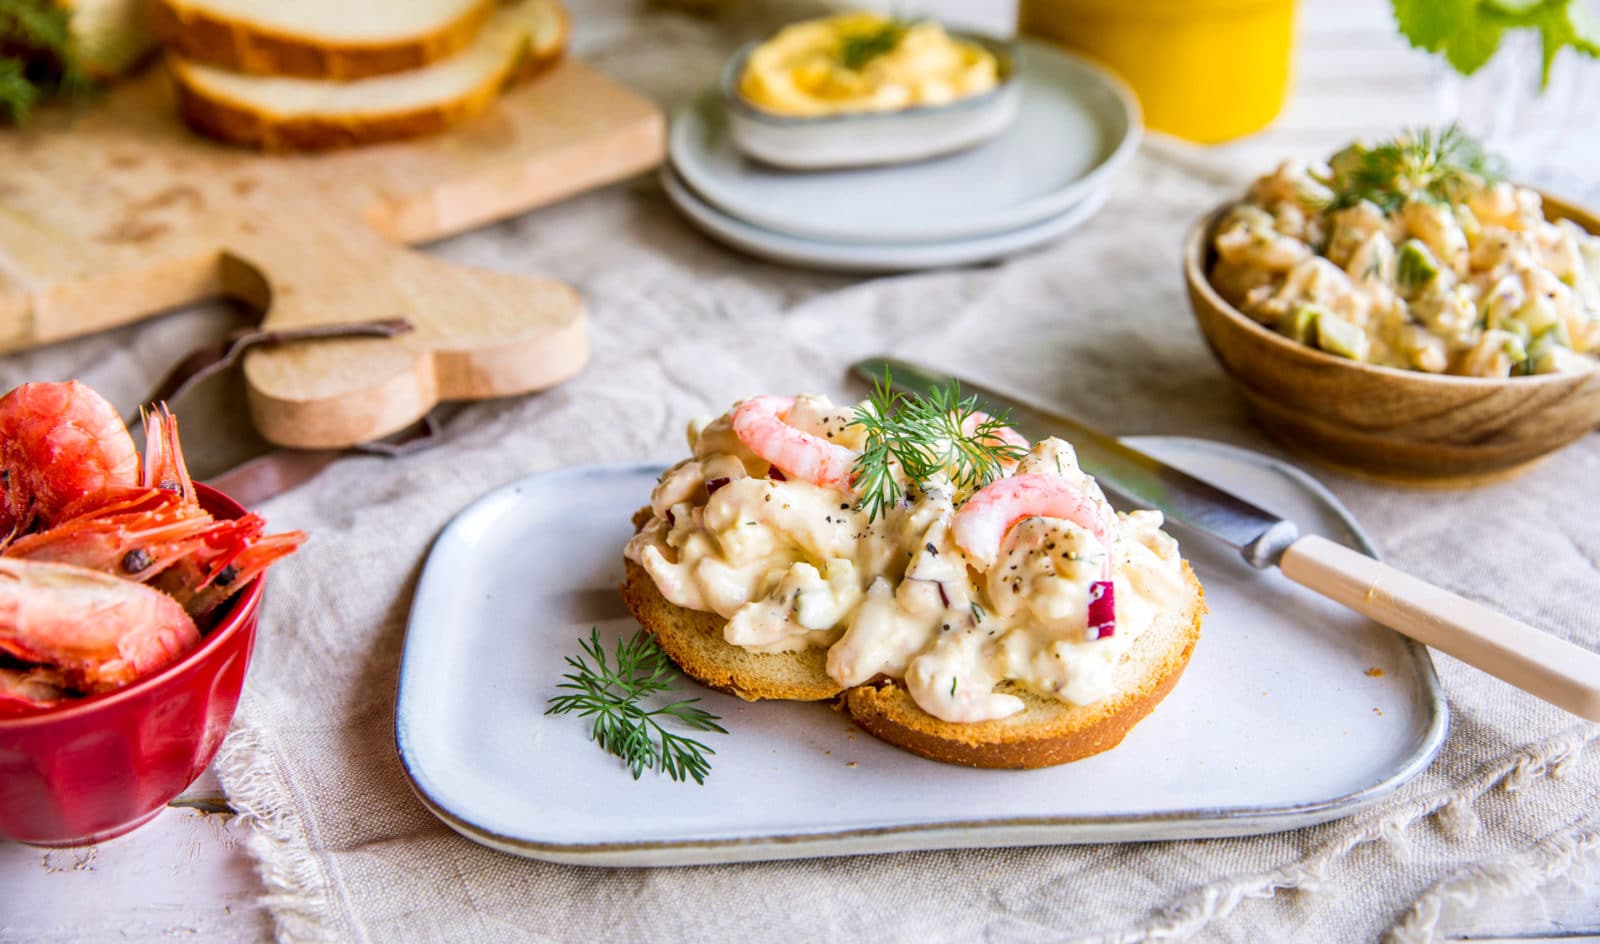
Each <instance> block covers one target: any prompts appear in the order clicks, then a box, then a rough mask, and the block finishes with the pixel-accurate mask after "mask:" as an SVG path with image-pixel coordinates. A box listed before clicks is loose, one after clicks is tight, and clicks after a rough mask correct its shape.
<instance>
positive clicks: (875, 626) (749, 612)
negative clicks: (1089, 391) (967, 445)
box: [626, 395, 1187, 722]
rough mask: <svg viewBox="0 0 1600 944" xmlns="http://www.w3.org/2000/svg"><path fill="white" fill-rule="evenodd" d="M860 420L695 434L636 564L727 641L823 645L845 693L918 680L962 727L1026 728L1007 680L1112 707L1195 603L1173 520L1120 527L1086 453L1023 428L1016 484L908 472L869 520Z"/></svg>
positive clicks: (639, 541) (736, 416) (665, 482)
mask: <svg viewBox="0 0 1600 944" xmlns="http://www.w3.org/2000/svg"><path fill="white" fill-rule="evenodd" d="M859 409H861V408H859V407H858V408H855V409H852V408H850V407H839V406H835V405H833V404H832V403H830V402H829V401H828V400H827V399H826V398H824V397H819V396H808V395H801V396H798V397H795V398H793V399H792V400H791V399H789V398H782V397H756V398H753V399H751V400H746V401H744V402H743V403H741V404H738V405H736V407H735V408H734V409H733V410H732V411H730V412H729V413H727V414H724V415H722V416H720V417H717V418H715V419H712V420H709V421H697V422H695V423H692V424H691V425H690V427H689V437H688V438H689V447H690V450H691V453H692V455H691V457H690V458H688V459H686V460H684V461H683V462H680V463H679V464H677V465H676V466H674V467H672V468H671V469H669V470H668V471H667V472H666V473H665V474H664V475H663V476H662V477H661V480H660V483H659V484H658V485H657V486H656V488H655V490H654V491H653V493H652V495H651V503H650V504H651V512H652V514H651V517H650V519H649V520H648V521H647V522H646V523H645V524H644V526H643V527H642V529H641V530H640V531H639V532H638V533H637V534H636V535H635V536H634V537H633V539H632V540H631V541H630V542H629V543H628V546H627V550H626V556H627V558H628V559H629V560H632V561H634V562H635V563H637V564H638V565H639V566H641V567H643V568H644V570H645V571H646V572H647V573H648V574H649V575H650V577H651V578H652V580H653V581H654V582H655V585H656V586H657V588H658V589H659V590H660V591H661V594H662V596H664V597H665V598H666V599H667V600H668V601H670V602H671V603H674V604H676V605H678V606H681V607H685V608H688V609H693V610H703V611H709V612H713V613H716V614H717V615H719V616H721V617H723V618H725V619H726V620H727V625H726V628H725V630H724V638H725V639H726V640H727V641H728V642H729V643H731V644H733V645H736V646H741V647H743V648H746V649H749V650H752V651H757V652H788V651H795V650H799V649H805V648H809V647H825V648H827V650H828V655H827V670H828V674H829V675H830V676H831V677H832V678H833V679H834V680H835V681H837V682H838V683H839V684H840V685H842V686H846V687H848V686H853V685H860V684H863V683H865V682H867V681H869V680H870V679H872V678H874V677H876V676H879V675H887V676H890V677H893V678H897V679H903V680H904V681H905V684H906V687H907V689H908V690H909V692H910V694H911V697H912V698H913V699H914V700H915V701H916V703H917V705H918V706H920V707H921V708H922V709H923V710H924V711H926V712H928V713H929V714H931V715H933V716H935V717H937V718H940V719H942V720H945V721H952V722H973V721H983V720H990V719H995V718H1003V717H1006V716H1008V715H1011V714H1014V713H1016V712H1018V711H1020V710H1021V709H1022V708H1023V702H1022V700H1021V699H1019V698H1017V697H1016V696H1014V695H1010V694H1006V693H1004V692H997V691H996V690H995V689H996V686H997V685H999V684H1000V683H1001V682H1005V681H1010V682H1012V683H1014V684H1016V685H1020V686H1021V687H1023V688H1025V689H1027V690H1028V691H1031V692H1034V693H1037V694H1039V695H1042V696H1046V697H1054V698H1058V699H1060V700H1061V701H1063V702H1067V703H1070V704H1078V705H1082V704H1089V703H1093V702H1096V701H1099V700H1101V699H1104V698H1106V697H1108V696H1110V695H1112V694H1114V693H1115V685H1114V675H1115V669H1116V667H1117V665H1118V663H1119V661H1120V660H1121V658H1122V657H1123V655H1124V654H1125V653H1126V652H1127V651H1128V649H1129V648H1130V647H1131V646H1132V645H1133V643H1134V641H1135V640H1136V639H1138V637H1139V635H1140V634H1141V633H1143V632H1144V631H1145V630H1146V629H1148V628H1149V627H1150V626H1151V625H1152V624H1154V622H1155V621H1156V620H1157V619H1158V618H1159V617H1160V616H1161V615H1162V614H1163V613H1165V612H1169V611H1170V610H1171V609H1172V606H1173V603H1174V601H1177V600H1181V599H1182V598H1183V597H1184V595H1185V594H1186V592H1187V591H1186V587H1185V578H1184V574H1183V565H1182V560H1181V558H1180V556H1179V553H1178V545H1177V542H1176V541H1174V540H1173V539H1172V538H1171V537H1169V536H1168V535H1167V534H1165V533H1164V532H1163V531H1161V524H1162V518H1161V515H1160V513H1158V512H1151V511H1135V512H1131V513H1126V514H1119V513H1118V512H1116V511H1114V510H1113V509H1112V508H1111V506H1110V505H1109V504H1108V503H1107V502H1106V499H1105V496H1104V495H1103V494H1102V492H1101V490H1100V488H1099V486H1098V485H1097V484H1096V483H1095V481H1094V480H1093V479H1092V478H1090V477H1089V476H1088V475H1087V474H1085V473H1084V472H1083V471H1082V470H1081V469H1080V468H1079V467H1078V462H1077V457H1076V454H1075V453H1074V452H1073V449H1072V447H1071V446H1070V445H1068V444H1067V443H1066V442H1063V441H1062V440H1060V439H1054V438H1052V439H1046V440H1043V441H1041V442H1039V443H1036V444H1033V445H1031V446H1028V445H1027V441H1026V440H1025V439H1022V438H1021V437H1020V436H1017V435H1016V434H1015V433H1014V432H1013V431H1011V430H1009V429H1007V430H1006V431H1005V437H1006V439H1007V441H1008V442H1013V443H1016V444H1019V448H1017V449H1016V450H1015V453H1016V454H1018V455H1020V456H1021V458H1020V460H1012V461H1009V462H1007V463H1006V466H1007V467H1006V468H1003V469H1002V470H1001V472H1000V475H999V477H996V478H994V479H993V480H992V481H989V482H988V483H987V484H981V485H980V484H978V483H975V482H968V483H967V484H957V480H958V479H959V478H960V477H959V475H958V474H956V470H954V469H946V470H943V471H938V470H935V471H934V472H932V473H931V474H928V475H924V476H923V477H921V478H917V479H912V478H911V477H909V476H906V475H905V474H904V472H903V470H901V469H900V468H899V466H898V465H896V466H895V467H894V473H895V474H896V475H898V476H899V477H900V493H899V494H900V498H899V500H898V501H896V502H894V503H893V505H892V506H890V507H888V508H887V509H882V510H881V513H877V514H869V513H868V511H867V510H866V508H865V507H864V506H865V505H866V503H865V502H863V501H862V498H863V496H862V494H861V493H860V491H859V490H858V488H857V486H856V484H853V483H852V481H851V478H850V476H849V474H848V473H841V471H840V470H841V469H846V470H847V469H849V468H850V464H851V462H852V461H853V457H855V456H857V455H859V454H860V453H861V452H862V450H863V449H865V448H866V447H867V432H866V430H865V429H864V428H863V426H862V425H860V424H859V423H857V422H856V416H857V411H858V410H859ZM980 415H981V414H980ZM1024 449H1025V451H1024ZM1113 601H1114V603H1113ZM1113 610H1114V612H1113Z"/></svg>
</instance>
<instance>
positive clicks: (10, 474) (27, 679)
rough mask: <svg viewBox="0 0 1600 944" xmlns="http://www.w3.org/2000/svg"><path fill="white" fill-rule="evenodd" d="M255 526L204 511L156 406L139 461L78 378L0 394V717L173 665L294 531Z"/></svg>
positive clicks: (116, 420) (169, 424)
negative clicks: (273, 531)
mask: <svg viewBox="0 0 1600 944" xmlns="http://www.w3.org/2000/svg"><path fill="white" fill-rule="evenodd" d="M265 527H266V522H265V521H264V520H263V519H262V518H261V516H260V515H257V514H244V515H242V516H240V517H237V518H231V519H229V518H217V517H214V516H213V515H212V514H211V513H210V512H209V511H207V510H206V509H205V508H204V507H202V503H201V500H200V497H199V494H198V492H197V490H196V486H195V484H194V483H193V482H192V481H191V480H190V478H189V472H188V469H187V467H186V466H185V464H184V461H183V452H182V448H181V446H180V444H179V441H178V424H177V418H176V417H175V416H173V415H172V413H170V412H169V411H168V410H167V409H166V407H165V406H164V405H158V406H157V407H156V408H155V409H154V410H153V411H152V412H151V413H150V414H149V415H148V416H147V417H146V422H145V454H144V459H143V461H142V462H141V461H140V458H139V453H138V451H137V450H136V449H135V448H134V442H133V438H132V436H131V435H130V434H129V432H128V429H127V427H126V426H124V424H123V422H122V420H121V418H120V417H119V416H118V415H117V411H116V410H115V408H113V407H112V406H111V404H110V403H108V402H106V401H105V400H104V399H103V398H102V397H101V396H100V395H99V394H97V393H95V392H94V391H93V390H92V389H90V388H89V387H87V386H85V385H84V384H82V383H79V382H77V381H69V382H67V383H30V384H24V385H22V386H20V387H18V388H16V389H15V390H12V391H11V392H10V393H8V394H6V395H5V396H4V397H3V398H0V713H4V714H6V715H13V714H17V713H21V712H28V711H38V710H45V709H51V708H56V707H61V706H65V705H70V704H73V703H75V702H77V701H78V700H80V699H81V698H83V697H84V696H93V695H102V694H105V693H108V692H112V691H116V690H117V689H120V688H122V687H123V686H126V685H129V684H130V683H133V682H135V681H138V680H140V679H143V678H146V677H149V676H151V675H152V674H154V673H156V672H159V671H161V670H162V669H165V668H166V667H168V666H170V665H173V664H174V663H176V662H178V661H179V660H181V659H183V658H184V656H186V655H187V654H189V653H190V652H191V651H193V650H194V649H195V648H196V647H198V646H199V645H200V643H201V640H202V637H203V636H204V635H205V633H206V631H207V630H208V629H209V628H211V626H212V625H213V623H214V622H215V620H216V617H217V616H218V615H219V614H220V613H221V611H222V609H223V604H224V603H226V602H227V601H228V600H229V599H231V598H232V597H233V596H234V595H235V594H237V593H238V592H239V591H240V590H241V589H242V588H244V587H245V586H247V585H249V583H250V582H251V581H252V580H254V579H255V578H256V577H257V576H258V575H259V574H261V573H262V572H263V571H264V570H265V569H266V568H267V567H268V566H269V565H270V564H272V563H273V562H274V561H276V560H278V559H280V558H282V557H283V556H285V555H287V554H289V553H291V552H293V551H294V549H295V548H296V547H298V546H299V545H300V543H301V542H302V541H303V540H304V537H305V536H304V535H303V534H301V533H300V532H290V533H287V534H276V535H267V534H265Z"/></svg>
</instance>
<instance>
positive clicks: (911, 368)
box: [854, 357, 1600, 721]
mask: <svg viewBox="0 0 1600 944" xmlns="http://www.w3.org/2000/svg"><path fill="white" fill-rule="evenodd" d="M854 371H855V372H856V374H858V375H859V376H861V377H863V378H865V379H866V380H868V381H869V382H876V381H879V380H881V379H882V378H883V377H884V376H885V372H887V374H888V376H889V377H890V378H891V386H892V388H893V389H894V390H896V391H899V392H902V393H916V394H926V393H927V392H928V391H929V390H931V389H933V388H935V387H942V386H945V385H947V384H948V383H950V382H951V381H958V382H959V383H960V384H961V392H962V393H963V395H965V396H975V397H977V401H978V402H977V405H978V408H979V409H981V410H983V411H984V412H986V413H991V414H1000V413H1006V414H1008V415H1009V418H1010V421H1011V425H1012V426H1013V427H1014V428H1015V429H1016V430H1017V431H1018V432H1020V433H1022V434H1023V435H1025V436H1027V437H1029V438H1030V439H1037V438H1041V437H1044V436H1060V437H1062V438H1063V439H1066V440H1067V441H1068V442H1070V443H1072V445H1073V447H1074V448H1075V449H1076V450H1077V453H1078V461H1079V463H1080V464H1081V465H1082V466H1083V469H1084V471H1085V472H1088V473H1089V474H1091V475H1093V476H1094V477H1095V478H1096V479H1097V480H1098V481H1099V482H1100V483H1101V485H1103V486H1105V487H1106V488H1107V489H1109V490H1111V491H1114V492H1116V493H1118V494H1120V495H1122V496H1123V497H1124V498H1126V499H1127V500H1128V501H1130V502H1132V503H1133V504H1136V505H1139V506H1141V507H1145V508H1154V509H1156V510H1157V511H1160V512H1161V513H1162V514H1164V515H1165V516H1166V517H1168V518H1170V519H1172V520H1174V521H1178V522H1181V523H1183V524H1185V525H1187V526H1189V527H1191V528H1194V529H1196V530H1199V531H1204V532H1205V533H1207V534H1209V535H1211V536H1212V537H1215V538H1217V539H1218V540H1221V541H1223V542H1226V543H1227V544H1229V545H1232V546H1233V547H1235V548H1237V549H1238V550H1239V552H1240V554H1242V555H1243V556H1244V559H1245V560H1246V561H1248V562H1249V563H1250V564H1251V565H1252V566H1254V567H1257V568H1261V569H1265V568H1268V567H1278V568H1281V569H1282V570H1283V573H1284V575H1285V576H1287V577H1288V578H1289V579H1290V580H1293V581H1294V582H1296V583H1298V584H1300V585H1301V586H1304V587H1306V588H1308V589H1310V590H1314V591H1316V592H1317V593H1320V594H1322V595H1323V596H1325V597H1327V598H1328V599H1330V600H1334V601H1336V602H1338V603H1341V604H1343V605H1345V606H1348V607H1349V608H1351V609H1352V610H1355V611H1356V612H1358V613H1361V614H1362V615H1364V616H1366V617H1368V618H1370V619H1372V620H1375V621H1376V622H1379V623H1382V624H1383V625H1384V626H1387V627H1389V628H1390V629H1393V630H1395V631H1396V632H1399V633H1402V634H1404V635H1406V636H1409V637H1411V638H1412V639H1415V640H1417V641H1418V642H1421V643H1423V644H1425V645H1428V646H1432V647H1433V648H1435V649H1438V650H1439V651H1440V652H1446V653H1449V654H1450V655H1452V656H1455V657H1456V658H1457V659H1460V660H1461V661H1463V662H1466V663H1468V664H1469V665H1473V666H1476V667H1477V668H1479V669H1482V670H1483V671H1485V672H1488V673H1489V674H1490V675H1493V676H1495V677H1496V678H1499V679H1502V680H1504V681H1506V682H1510V683H1511V684H1512V685H1515V686H1517V687H1518V688H1520V689H1522V690H1523V691H1525V692H1528V693H1529V694H1532V695H1535V696H1538V697H1539V698H1543V699H1544V700H1545V701H1548V702H1550V703H1551V704H1553V705H1556V706H1557V707H1560V708H1564V709H1566V710H1567V711H1570V712H1572V713H1573V714H1575V715H1578V716H1579V717H1582V718H1586V719H1588V720H1590V721H1600V654H1596V653H1593V652H1590V651H1589V650H1587V649H1584V648H1583V647H1581V646H1577V645H1574V644H1572V643H1570V642H1567V641H1566V640H1563V639H1560V638H1557V637H1555V636H1552V635H1550V634H1549V633H1545V632H1542V631H1540V630H1538V629H1535V628H1533V627H1532V626H1529V625H1528V624H1526V623H1523V622H1521V621H1520V620H1516V619H1512V618H1511V617H1509V616H1506V615H1505V614H1503V613H1497V612H1495V611H1494V610H1491V609H1489V608H1488V607H1486V606H1483V605H1481V604H1478V603H1474V602H1472V601H1471V600H1468V599H1466V598H1465V597H1461V596H1458V595H1456V594H1454V593H1451V592H1449V591H1448V590H1442V589H1440V588H1438V587H1435V586H1433V585H1432V584H1430V583H1428V582H1427V581H1425V580H1420V579H1418V578H1416V577H1413V576H1411V575H1409V574H1407V573H1405V572H1403V571H1400V570H1398V569H1396V568H1394V567H1391V566H1389V565H1388V564H1385V563H1382V562H1380V561H1377V560H1374V559H1373V558H1371V557H1368V556H1367V555H1365V554H1362V553H1360V552H1358V551H1353V550H1351V549H1349V548H1347V547H1344V546H1343V545H1340V544H1336V543H1334V542H1332V541H1329V540H1328V539H1326V538H1323V537H1319V536H1317V535H1314V534H1308V535H1301V534H1300V531H1299V528H1298V527H1296V526H1295V524H1294V522H1292V521H1286V520H1284V519H1283V518H1280V517H1278V516H1277V515H1274V514H1272V513H1271V512H1269V511H1266V510H1265V509H1262V508H1259V507H1257V506H1255V505H1253V504H1251V503H1250V502H1248V501H1246V500H1244V499H1242V498H1240V497H1238V496H1237V495H1233V494H1231V493H1229V492H1227V491H1224V490H1222V489H1220V488H1217V487H1216V486H1213V485H1210V484H1208V483H1206V482H1202V481H1200V480H1199V479H1197V478H1194V477H1193V476H1191V475H1189V474H1187V473H1185V472H1182V471H1180V470H1178V469H1175V468H1173V467H1171V466H1169V465H1167V464H1165V463H1163V462H1161V461H1160V460H1158V459H1155V458H1153V457H1151V456H1148V455H1146V454H1144V453H1142V452H1139V451H1138V450H1136V449H1133V448H1130V447H1128V446H1125V445H1123V444H1122V443H1121V442H1119V441H1118V440H1116V439H1114V438H1112V437H1110V436H1107V435H1105V434H1104V433H1100V432H1097V431H1095V430H1093V429H1090V428H1089V427H1087V426H1084V425H1083V424H1081V423H1078V422H1075V421H1073V420H1071V419H1068V418H1066V417H1064V416H1060V415H1058V414H1055V413H1051V412H1049V411H1047V410H1042V409H1040V408H1038V407H1032V406H1029V405H1027V404H1025V403H1020V402H1018V401H1016V400H1012V399H1010V398H1008V397H1005V396H1003V395H1001V394H998V393H995V392H994V391H992V390H988V389H986V388H984V387H982V386H979V385H977V384H974V383H969V382H967V381H965V380H962V379H961V378H959V377H952V376H949V375H946V374H942V373H939V372H937V371H931V370H928V369H926V368H923V367H919V366H917V365H916V364H912V363H909V362H907V361H901V360H896V359H893V358H884V357H874V358H868V359H867V360H863V361H861V362H859V363H857V364H856V365H855V367H854Z"/></svg>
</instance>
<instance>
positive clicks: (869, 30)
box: [739, 13, 1000, 117]
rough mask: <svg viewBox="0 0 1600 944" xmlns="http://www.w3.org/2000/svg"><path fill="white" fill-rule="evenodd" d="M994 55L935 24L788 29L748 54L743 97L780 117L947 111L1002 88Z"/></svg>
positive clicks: (861, 21)
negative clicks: (926, 107) (950, 104)
mask: <svg viewBox="0 0 1600 944" xmlns="http://www.w3.org/2000/svg"><path fill="white" fill-rule="evenodd" d="M999 81H1000V75H999V63H998V62H997V61H996V60H995V57H994V54H992V53H991V52H989V51H988V50H987V49H984V48H983V47H982V46H979V45H977V44H975V43H970V42H965V41H963V40H959V39H954V38H952V37H951V36H950V35H949V34H948V33H946V32H945V31H944V28H943V27H942V26H940V25H939V24H938V23H933V22H928V21H923V22H915V23H905V22H902V21H898V20H892V19H889V18H887V17H883V16H879V15H878V14H875V13H846V14H841V15H839V16H832V17H827V18H825V19H820V20H808V21H805V22H802V23H796V24H793V25H791V26H788V27H785V28H784V29H783V30H781V31H779V32H778V34H777V35H776V36H774V37H773V38H772V39H770V40H768V41H767V42H765V43H762V44H761V45H760V46H758V47H756V49H755V50H754V51H753V52H751V54H750V57H749V59H748V61H747V62H746V64H745V69H744V74H743V75H742V76H740V78H739V94H740V96H741V97H743V98H744V99H745V101H747V102H749V103H750V104H751V105H754V106H756V107H757V108H760V109H762V110H763V111H768V112H772V113H774V114H778V115H788V116H796V117H816V116H822V115H840V114H848V113H852V112H884V111H896V110H899V109H903V108H912V107H915V106H918V105H942V104H946V103H948V102H953V101H956V100H957V99H961V98H966V97H968V96H972V95H978V94H981V93H983V92H987V91H989V90H990V89H992V88H994V87H995V86H996V85H998V84H999Z"/></svg>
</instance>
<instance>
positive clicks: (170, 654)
mask: <svg viewBox="0 0 1600 944" xmlns="http://www.w3.org/2000/svg"><path fill="white" fill-rule="evenodd" d="M199 643H200V631H199V630H198V629H196V628H195V625H194V620H192V619H190V618H189V614H188V613H185V612H184V610H183V607H182V606H180V605H179V604H178V602H177V601H176V600H174V599H172V598H171V597H169V596H167V595H166V594H164V593H162V592H161V591H159V590H154V589H151V588H150V587H147V586H145V585H144V584H140V583H135V582H133V581H131V580H123V579H121V578H119V577H112V576H109V575H107V574H102V573H100V572H98V571H93V570H88V569H85V568H82V567H73V566H71V565H69V564H53V563H45V562H41V561H29V560H17V559H12V558H0V651H3V652H5V653H6V654H8V655H10V656H12V657H13V658H16V659H20V660H22V661H23V662H26V663H40V664H42V665H45V666H48V667H51V668H52V669H53V670H54V672H55V673H58V675H59V678H61V679H62V681H63V682H64V684H65V685H66V686H67V687H70V688H72V689H75V690H78V691H83V692H90V693H95V692H104V691H110V690H112V689H114V688H119V687H121V686H123V685H126V684H128V683H129V682H132V681H134V680H136V679H139V678H142V677H144V676H146V675H149V674H151V673H153V672H156V671H159V670H160V669H162V668H164V667H165V666H167V665H169V664H171V663H172V662H174V661H176V660H177V659H178V658H180V657H181V656H183V655H184V654H185V653H187V652H189V651H190V650H191V649H193V648H194V647H195V646H197V645H199Z"/></svg>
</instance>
